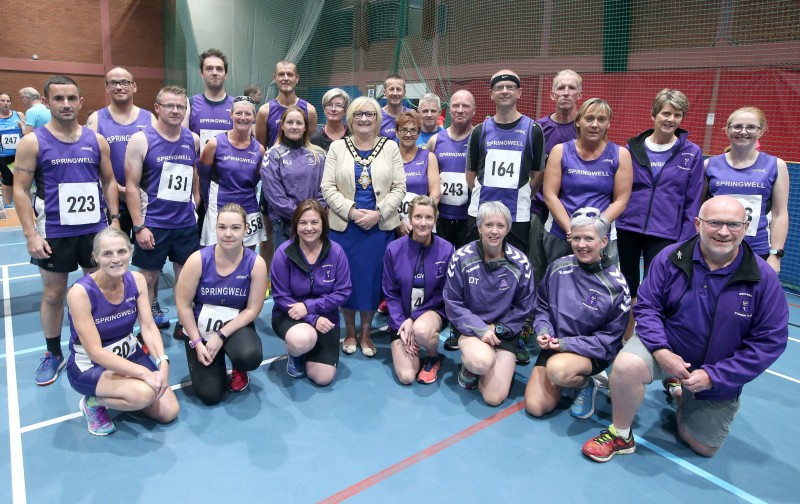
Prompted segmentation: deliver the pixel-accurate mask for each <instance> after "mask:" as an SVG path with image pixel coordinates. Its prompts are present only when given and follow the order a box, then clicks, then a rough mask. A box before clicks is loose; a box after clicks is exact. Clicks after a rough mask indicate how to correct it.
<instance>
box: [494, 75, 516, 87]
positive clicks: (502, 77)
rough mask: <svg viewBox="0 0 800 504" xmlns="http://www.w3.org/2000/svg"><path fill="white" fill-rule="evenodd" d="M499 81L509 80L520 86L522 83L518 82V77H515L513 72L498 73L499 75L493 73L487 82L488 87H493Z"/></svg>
mask: <svg viewBox="0 0 800 504" xmlns="http://www.w3.org/2000/svg"><path fill="white" fill-rule="evenodd" d="M500 81H511V82H513V83H514V84H516V85H517V87H522V85H521V84H520V83H519V77H517V76H516V75H514V74H500V75H495V76H494V77H492V80H491V81H490V82H489V88H493V87H494V85H495V84H497V83H498V82H500Z"/></svg>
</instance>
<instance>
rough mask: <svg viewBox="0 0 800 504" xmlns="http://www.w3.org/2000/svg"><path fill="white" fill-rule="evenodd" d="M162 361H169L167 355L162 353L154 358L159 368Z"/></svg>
mask: <svg viewBox="0 0 800 504" xmlns="http://www.w3.org/2000/svg"><path fill="white" fill-rule="evenodd" d="M164 361H167V362H169V356H168V355H167V354H164V355H162V356H161V357H159V358H158V359H156V367H157V368H159V369H160V368H161V363H162V362H164Z"/></svg>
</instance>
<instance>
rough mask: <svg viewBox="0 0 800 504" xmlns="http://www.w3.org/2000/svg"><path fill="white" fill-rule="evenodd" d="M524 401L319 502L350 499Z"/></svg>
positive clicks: (497, 417)
mask: <svg viewBox="0 0 800 504" xmlns="http://www.w3.org/2000/svg"><path fill="white" fill-rule="evenodd" d="M524 403H525V401H520V402H518V403H516V404H512V405H511V406H509V407H508V408H506V409H504V410H502V411H499V412H497V413H495V414H494V415H492V416H490V417H489V418H486V419H484V420H481V421H480V422H478V423H476V424H475V425H472V426H471V427H467V428H466V429H464V430H463V431H461V432H459V433H457V434H453V435H452V436H450V437H449V438H447V439H444V440H442V441H439V442H438V443H436V444H435V445H433V446H431V447H429V448H425V449H424V450H422V451H421V452H417V453H415V454H414V455H411V456H410V457H408V458H407V459H405V460H402V461H400V462H398V463H396V464H394V465H393V466H390V467H387V468H386V469H384V470H383V471H381V472H379V473H377V474H374V475H372V476H370V477H369V478H366V479H363V480H361V481H359V482H358V483H356V484H355V485H353V486H351V487H348V488H345V489H344V490H342V491H341V492H339V493H336V494H334V495H331V496H330V497H328V498H326V499H323V500H321V501H319V502H320V504H329V503H330V504H332V503H336V502H342V501H343V500H345V499H349V498H350V497H352V496H354V495H356V494H358V493H361V492H363V491H364V490H366V489H367V488H369V487H371V486H373V485H376V484H378V483H380V482H381V481H383V480H385V479H387V478H389V477H391V476H394V475H395V474H397V473H399V472H401V471H404V470H405V469H408V468H409V467H411V466H413V465H414V464H417V463H419V462H422V461H423V460H425V459H426V458H428V457H430V456H432V455H436V454H437V453H439V452H440V451H442V450H444V449H445V448H448V447H450V446H452V445H454V444H456V443H458V442H459V441H462V440H464V439H466V438H468V437H470V436H472V435H473V434H475V433H477V432H480V431H482V430H483V429H485V428H486V427H489V426H490V425H493V424H495V423H497V422H499V421H500V420H503V419H504V418H507V417H509V416H510V415H513V414H514V413H516V412H517V411H519V410H521V409H522V408H523V406H524Z"/></svg>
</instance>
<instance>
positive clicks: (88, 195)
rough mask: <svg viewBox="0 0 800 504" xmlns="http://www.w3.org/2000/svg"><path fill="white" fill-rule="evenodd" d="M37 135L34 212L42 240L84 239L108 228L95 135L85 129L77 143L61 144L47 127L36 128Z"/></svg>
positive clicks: (98, 149)
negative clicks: (76, 237)
mask: <svg viewBox="0 0 800 504" xmlns="http://www.w3.org/2000/svg"><path fill="white" fill-rule="evenodd" d="M34 134H35V135H36V138H37V139H38V141H39V155H38V157H37V159H36V172H35V174H34V180H35V181H36V194H35V197H34V198H33V209H34V212H35V213H36V229H37V231H38V232H39V234H40V235H41V236H42V238H64V237H69V236H81V235H85V234H90V233H96V232H98V231H100V230H102V229H104V228H106V227H108V224H107V222H106V213H105V210H106V201H105V198H104V197H103V191H102V190H101V185H100V145H99V144H98V143H97V135H96V134H95V132H94V131H92V130H90V129H89V128H82V129H81V136H80V138H79V139H78V141H77V142H75V143H66V142H62V141H60V140H59V139H57V138H56V137H55V136H53V134H52V133H51V132H50V130H49V129H47V128H46V127H43V128H36V129H35V130H34Z"/></svg>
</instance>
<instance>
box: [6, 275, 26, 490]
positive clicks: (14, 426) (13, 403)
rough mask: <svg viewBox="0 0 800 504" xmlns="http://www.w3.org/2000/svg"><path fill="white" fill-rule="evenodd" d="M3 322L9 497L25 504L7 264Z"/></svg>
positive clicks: (23, 465) (23, 468)
mask: <svg viewBox="0 0 800 504" xmlns="http://www.w3.org/2000/svg"><path fill="white" fill-rule="evenodd" d="M3 310H4V312H5V315H4V316H3V324H4V329H5V333H4V334H5V339H6V382H7V383H8V388H7V390H8V438H9V452H10V455H11V498H12V502H14V503H15V504H25V503H26V502H27V501H28V497H27V495H26V493H25V464H24V462H23V458H22V431H21V430H20V420H19V391H18V390H17V365H16V362H17V361H16V356H15V355H14V332H13V329H12V327H11V289H10V287H9V284H8V266H3Z"/></svg>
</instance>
